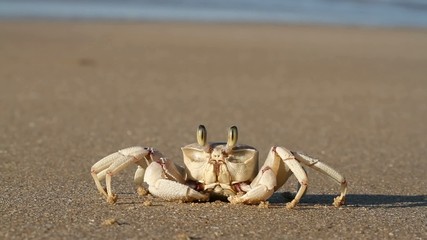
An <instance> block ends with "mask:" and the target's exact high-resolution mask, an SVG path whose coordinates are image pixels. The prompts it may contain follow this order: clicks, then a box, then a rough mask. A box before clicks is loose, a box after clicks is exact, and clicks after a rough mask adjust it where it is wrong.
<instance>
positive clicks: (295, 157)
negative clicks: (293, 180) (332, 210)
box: [273, 147, 347, 208]
mask: <svg viewBox="0 0 427 240" xmlns="http://www.w3.org/2000/svg"><path fill="white" fill-rule="evenodd" d="M273 151H274V152H275V153H277V155H278V156H279V157H280V158H281V159H282V160H283V161H284V162H285V164H286V165H287V166H289V167H290V170H291V171H292V172H293V173H294V174H295V176H296V177H297V179H298V181H299V182H300V184H301V187H300V189H299V190H298V193H297V195H296V196H295V198H294V200H292V202H291V203H290V204H288V205H287V207H288V208H292V207H293V206H295V204H296V203H298V202H299V200H300V198H301V197H302V195H303V193H301V194H300V192H301V188H304V191H305V190H306V189H305V188H306V185H307V182H305V184H304V183H303V182H301V181H300V179H299V178H298V174H299V175H300V176H302V173H297V172H296V171H295V166H294V167H292V165H295V164H296V163H298V165H299V164H300V163H302V164H304V165H306V166H309V167H311V168H313V169H314V170H317V171H319V172H321V173H322V174H325V175H327V176H329V177H330V178H332V179H333V180H335V181H336V182H337V183H338V184H340V185H341V194H340V196H338V197H336V198H335V199H334V202H333V205H334V206H335V207H339V206H341V205H343V204H344V203H345V195H346V193H347V182H346V180H345V178H344V177H343V176H342V175H341V174H340V173H338V172H337V171H335V170H334V169H333V168H331V167H329V166H328V165H326V164H325V163H322V162H320V161H319V160H318V159H315V158H311V157H309V156H307V155H305V154H303V153H301V152H291V151H289V150H288V149H286V148H284V147H276V148H273ZM300 167H301V166H300ZM301 169H302V167H301ZM304 175H305V176H306V174H305V173H304ZM304 185H305V186H304ZM293 202H294V204H293ZM292 205H293V206H292Z"/></svg>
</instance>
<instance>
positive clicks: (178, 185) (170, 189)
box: [144, 158, 209, 202]
mask: <svg viewBox="0 0 427 240" xmlns="http://www.w3.org/2000/svg"><path fill="white" fill-rule="evenodd" d="M182 170H183V169H181V168H179V167H178V166H177V165H175V164H174V163H173V162H172V161H170V160H168V159H165V158H162V159H160V161H153V162H152V163H151V164H150V165H149V166H148V167H147V169H146V170H145V175H144V182H146V183H147V184H148V191H149V192H150V193H151V194H152V195H153V196H156V197H160V198H163V199H166V200H169V201H173V200H181V201H184V202H189V201H195V200H198V201H207V200H208V199H209V196H208V195H207V194H202V193H199V192H198V191H196V190H194V189H192V188H190V187H189V186H187V185H185V184H184V183H185V180H184V176H183V175H184V171H182Z"/></svg>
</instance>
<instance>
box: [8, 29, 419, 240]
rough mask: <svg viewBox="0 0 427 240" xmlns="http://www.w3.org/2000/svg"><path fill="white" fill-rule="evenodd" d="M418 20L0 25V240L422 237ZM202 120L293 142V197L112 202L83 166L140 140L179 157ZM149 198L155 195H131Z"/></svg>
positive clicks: (218, 132)
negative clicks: (301, 182)
mask: <svg viewBox="0 0 427 240" xmlns="http://www.w3.org/2000/svg"><path fill="white" fill-rule="evenodd" d="M426 103H427V31H426V30H419V29H391V28H390V29H379V28H356V27H347V28H346V27H326V26H292V25H266V24H265V25H263V24H195V23H137V22H135V23H132V22H128V23H126V22H122V23H119V22H110V23H108V22H104V23H102V22H91V23H89V22H78V21H77V22H42V21H40V22H25V21H22V22H18V21H2V22H0V182H1V184H0V186H1V187H0V192H1V194H0V226H1V228H0V238H1V239H107V238H108V239H231V238H232V239H427V211H426V206H427V201H426V199H427V197H426V196H427V189H426V185H427V181H426V177H425V172H426V170H427V167H426V163H427V162H426V156H427V138H426V136H427V125H426V124H425V121H426V119H427V104H426ZM199 124H204V125H205V126H206V127H207V130H208V138H209V140H210V141H224V140H226V134H227V129H228V127H230V126H232V125H236V126H238V127H239V133H240V135H239V141H240V142H241V143H246V144H249V145H252V146H254V147H256V148H257V149H258V150H259V151H260V162H261V163H262V162H263V161H264V159H265V158H266V155H267V151H268V150H269V148H270V147H271V146H274V145H279V146H285V147H287V148H289V149H292V150H303V151H304V152H307V153H309V154H310V155H312V156H315V157H318V158H320V159H321V160H322V161H324V162H326V163H328V164H329V165H331V166H333V167H334V168H335V169H337V170H338V171H339V172H341V173H342V174H344V175H345V176H346V178H347V180H348V182H349V194H348V200H347V205H346V206H344V207H341V208H335V207H333V206H332V205H331V203H332V201H333V198H334V197H335V195H336V194H338V192H339V186H338V185H336V184H335V183H334V182H333V181H331V180H330V179H327V178H326V177H324V176H322V175H320V174H318V173H317V172H315V171H313V170H311V169H307V171H308V175H309V190H308V192H307V194H306V196H305V197H304V198H303V199H302V201H301V203H300V204H299V205H298V206H297V207H296V208H295V209H294V210H286V209H285V208H284V205H285V203H286V202H287V201H288V200H287V199H285V198H284V197H283V196H282V194H281V193H280V192H284V191H291V192H294V191H295V188H296V180H295V179H294V178H293V179H291V181H290V182H289V183H287V184H286V185H285V186H284V187H283V188H282V189H280V190H279V193H276V194H275V195H274V196H273V198H272V199H270V204H269V208H259V207H258V206H257V205H252V206H246V205H232V204H229V203H224V202H212V203H194V204H190V203H177V202H165V201H162V200H160V199H153V198H152V197H150V196H146V197H140V196H138V195H137V194H136V193H135V190H134V187H133V174H134V171H135V169H136V167H134V166H133V167H131V168H129V169H127V170H125V171H124V172H122V173H121V174H120V175H119V176H116V177H114V178H113V188H114V190H115V192H116V193H117V194H118V197H119V199H118V201H117V203H116V204H115V205H109V204H107V203H106V202H105V200H104V199H103V198H102V197H101V195H100V194H99V193H98V192H97V190H96V187H95V184H94V182H93V180H92V178H91V175H90V167H91V166H92V165H93V164H94V163H95V162H96V161H97V160H99V159H101V158H102V157H104V156H106V155H107V154H110V153H112V152H115V151H117V150H119V149H122V148H125V147H129V146H134V145H140V146H152V147H155V148H157V149H159V150H160V151H162V152H163V153H164V154H166V155H167V156H168V157H170V158H172V159H174V160H175V161H177V162H178V163H182V156H181V155H182V154H181V150H180V147H182V146H184V145H186V144H189V143H192V142H195V141H196V139H195V137H196V136H195V131H196V128H197V126H198V125H199ZM147 201H151V202H152V204H151V205H150V206H147V205H148V204H144V203H146V202H147Z"/></svg>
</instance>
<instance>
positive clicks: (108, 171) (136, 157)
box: [91, 147, 160, 203]
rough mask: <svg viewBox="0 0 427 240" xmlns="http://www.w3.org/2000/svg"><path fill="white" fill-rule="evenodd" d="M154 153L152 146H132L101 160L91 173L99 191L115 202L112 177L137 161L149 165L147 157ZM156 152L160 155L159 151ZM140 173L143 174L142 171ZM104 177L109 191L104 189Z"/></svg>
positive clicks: (111, 201) (108, 199) (136, 179)
mask: <svg viewBox="0 0 427 240" xmlns="http://www.w3.org/2000/svg"><path fill="white" fill-rule="evenodd" d="M153 153H154V150H152V149H150V148H142V147H130V148H126V149H123V150H120V151H118V152H116V153H113V154H110V155H108V156H107V157H105V158H103V159H101V160H99V161H98V162H97V163H95V164H94V165H93V166H92V168H91V175H92V177H93V179H94V181H95V184H96V187H97V188H98V191H99V192H100V193H101V194H103V195H104V196H105V197H106V198H107V201H108V202H109V203H114V202H115V201H116V200H117V197H116V196H115V195H114V194H113V193H112V188H111V177H112V176H113V175H115V174H117V173H118V172H120V171H121V170H123V169H125V168H126V167H127V166H129V165H130V164H132V163H136V164H138V165H139V166H141V167H145V166H147V162H146V161H147V159H146V157H150V155H153ZM156 153H157V154H158V155H160V153H158V152H157V151H156ZM151 157H153V156H151ZM142 173H143V172H142ZM139 174H141V172H140V173H139ZM104 177H105V183H106V187H107V191H105V190H104V189H103V187H102V185H101V183H100V180H102V179H103V178H104ZM137 177H138V176H136V177H135V182H136V183H138V181H139V180H138V178H137Z"/></svg>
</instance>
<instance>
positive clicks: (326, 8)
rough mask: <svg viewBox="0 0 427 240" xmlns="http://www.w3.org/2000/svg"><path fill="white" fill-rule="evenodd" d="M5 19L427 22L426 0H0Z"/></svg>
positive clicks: (394, 24) (391, 24) (400, 24)
mask: <svg viewBox="0 0 427 240" xmlns="http://www.w3.org/2000/svg"><path fill="white" fill-rule="evenodd" d="M0 19H48V20H55V19H59V20H132V21H134V20H135V21H144V20H149V21H204V22H254V23H264V22H268V23H302V24H333V25H351V26H387V27H421V28H426V27H427V0H300V1H298V0H141V1H138V0H0Z"/></svg>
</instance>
